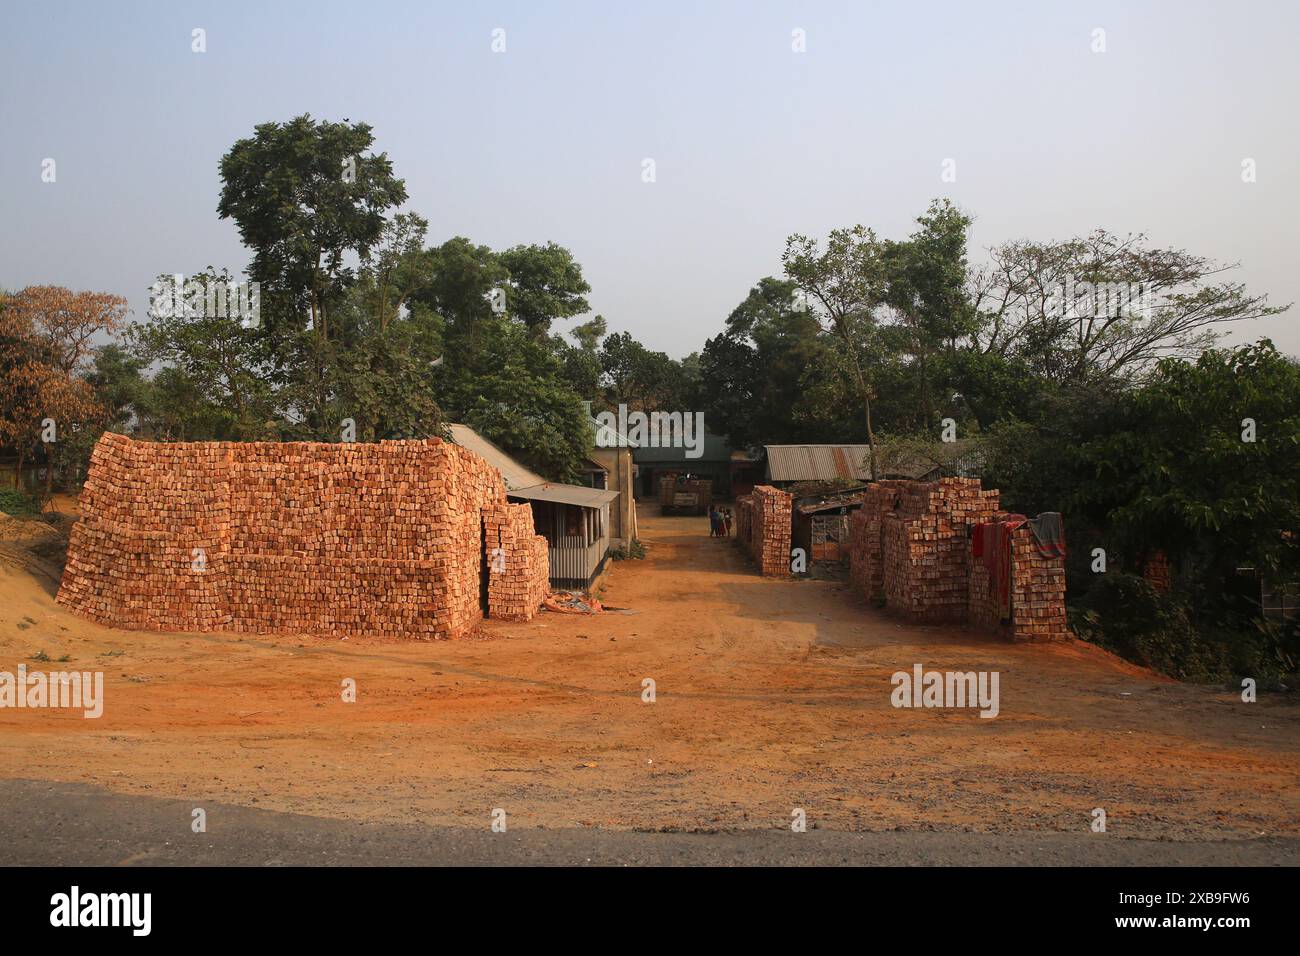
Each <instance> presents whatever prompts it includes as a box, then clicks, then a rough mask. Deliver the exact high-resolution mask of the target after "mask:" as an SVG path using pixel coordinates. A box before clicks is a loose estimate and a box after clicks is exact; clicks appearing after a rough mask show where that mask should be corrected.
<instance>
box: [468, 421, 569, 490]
mask: <svg viewBox="0 0 1300 956" xmlns="http://www.w3.org/2000/svg"><path fill="white" fill-rule="evenodd" d="M447 427H448V429H449V430H450V431H451V439H452V441H454V442H455V443H456V444H457V445H460V446H461V447H462V448H468V449H469V450H470V451H472V452H473V453H474V454H476V455H478V456H479V457H480V458H482V459H483V460H484V461H486V462H487V463H488V464H489V465H491V466H492V467H493V468H495V469H496V470H497V471H499V472H501V480H502V481H504V482H505V483H506V489H507V490H513V489H515V488H529V487H532V486H533V485H543V484H546V479H545V478H543V477H542V476H541V475H539V474H537V473H536V472H533V471H529V470H528V469H527V468H525V467H524V466H523V465H521V464H519V462H517V461H515V460H514V459H513V458H511V457H510V456H509V455H507V454H506V453H505V452H504V451H502V450H501V449H500V448H498V447H497V446H496V445H494V444H492V442H490V441H488V440H487V439H486V438H484V437H483V436H482V435H480V434H479V433H478V432H476V431H474V429H472V428H470V427H469V426H468V425H448V426H447Z"/></svg>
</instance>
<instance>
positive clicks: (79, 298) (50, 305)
mask: <svg viewBox="0 0 1300 956" xmlns="http://www.w3.org/2000/svg"><path fill="white" fill-rule="evenodd" d="M8 308H9V309H10V310H12V312H13V317H14V320H15V321H17V322H20V323H23V324H25V325H27V326H28V327H30V329H31V334H32V335H34V336H35V337H36V339H37V340H38V341H39V342H40V343H41V344H42V346H43V347H44V348H45V350H46V354H47V360H48V361H49V362H50V363H51V364H52V365H54V366H55V367H56V368H58V369H59V370H60V371H61V372H63V374H64V375H65V376H69V377H70V376H72V375H75V374H77V373H79V372H84V371H85V370H86V368H87V367H88V365H89V363H90V361H91V358H92V356H93V355H94V352H95V345H94V339H95V337H96V336H99V335H102V334H104V333H112V332H114V331H115V330H116V329H117V328H118V327H119V326H120V325H121V323H122V320H123V319H124V318H125V316H126V311H127V302H126V299H124V298H123V297H122V296H120V295H114V294H112V293H111V292H73V291H71V290H70V289H65V288H63V287H62V286H53V285H39V286H28V287H27V288H25V289H23V290H22V291H21V292H19V293H18V294H17V295H14V296H12V297H11V298H10V300H9V304H8Z"/></svg>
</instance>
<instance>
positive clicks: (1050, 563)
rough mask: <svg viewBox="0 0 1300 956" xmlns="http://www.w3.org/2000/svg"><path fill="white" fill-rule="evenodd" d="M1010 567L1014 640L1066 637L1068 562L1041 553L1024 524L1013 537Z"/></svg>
mask: <svg viewBox="0 0 1300 956" xmlns="http://www.w3.org/2000/svg"><path fill="white" fill-rule="evenodd" d="M1011 567H1012V578H1011V639H1012V640H1014V641H1055V640H1060V639H1062V638H1063V637H1065V636H1066V634H1067V628H1066V624H1065V559H1064V558H1048V557H1044V556H1043V555H1042V554H1040V553H1039V551H1038V542H1037V540H1036V539H1035V538H1034V532H1033V530H1032V529H1031V528H1030V527H1029V526H1028V525H1024V526H1022V527H1020V528H1017V529H1016V530H1015V531H1014V532H1013V533H1012V535H1011Z"/></svg>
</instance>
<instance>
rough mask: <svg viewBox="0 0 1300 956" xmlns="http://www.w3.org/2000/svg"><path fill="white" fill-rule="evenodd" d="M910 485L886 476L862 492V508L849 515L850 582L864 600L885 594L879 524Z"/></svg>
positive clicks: (907, 482)
mask: <svg viewBox="0 0 1300 956" xmlns="http://www.w3.org/2000/svg"><path fill="white" fill-rule="evenodd" d="M910 484H912V482H910V481H906V480H901V479H894V478H889V479H886V480H884V481H877V482H873V483H872V484H870V485H869V486H868V487H867V490H866V492H865V493H864V495H863V500H862V505H861V507H859V508H857V509H855V510H854V511H853V512H851V513H850V517H849V584H850V586H852V587H853V589H854V590H855V591H857V592H858V593H859V594H861V595H862V596H863V597H865V598H867V599H869V600H870V599H878V598H882V597H883V596H884V587H885V575H884V563H883V561H882V560H881V550H880V547H881V527H882V522H883V520H884V517H885V515H886V514H888V513H889V512H890V511H891V510H892V509H893V507H894V502H895V500H896V499H897V498H898V497H899V495H901V494H902V493H903V492H904V491H906V489H907V487H908V486H909V485H910Z"/></svg>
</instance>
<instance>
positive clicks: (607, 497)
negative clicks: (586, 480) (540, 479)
mask: <svg viewBox="0 0 1300 956" xmlns="http://www.w3.org/2000/svg"><path fill="white" fill-rule="evenodd" d="M509 494H510V497H511V498H527V499H528V500H529V501H558V502H560V503H561V504H566V505H578V506H579V507H581V508H599V507H600V506H601V505H603V504H605V503H606V502H610V501H613V500H614V499H615V498H617V497H618V492H617V491H607V490H606V489H604V488H584V487H583V486H582V485H560V484H556V483H555V482H550V481H548V482H546V483H544V484H540V485H535V486H534V487H532V488H515V489H512V490H511V491H510V492H509Z"/></svg>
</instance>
